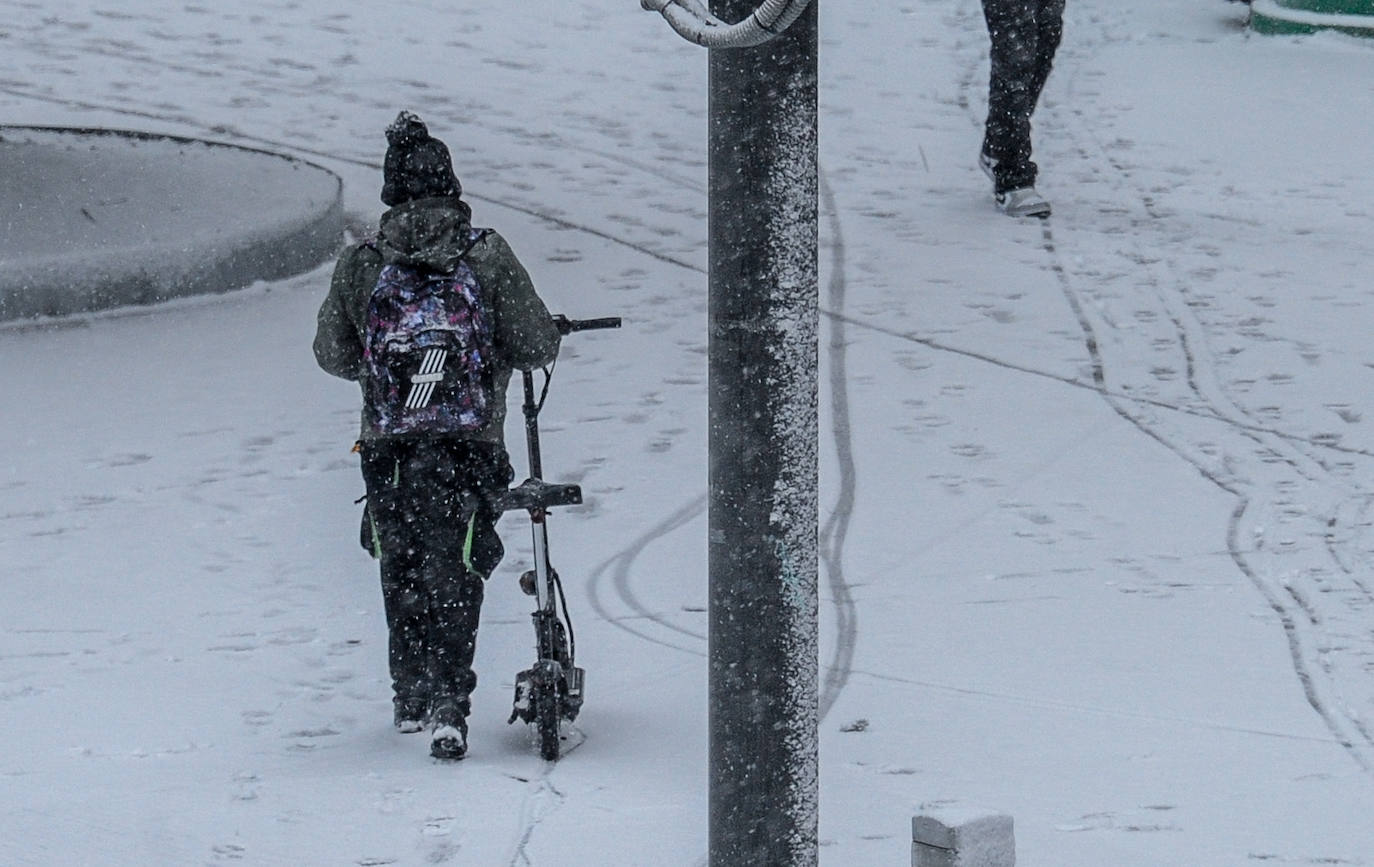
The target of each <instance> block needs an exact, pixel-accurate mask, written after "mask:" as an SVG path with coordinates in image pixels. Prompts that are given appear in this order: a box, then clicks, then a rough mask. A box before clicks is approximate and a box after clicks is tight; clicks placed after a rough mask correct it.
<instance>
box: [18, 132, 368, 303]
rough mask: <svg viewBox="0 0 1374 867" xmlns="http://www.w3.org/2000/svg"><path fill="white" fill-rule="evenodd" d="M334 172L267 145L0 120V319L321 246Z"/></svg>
mask: <svg viewBox="0 0 1374 867" xmlns="http://www.w3.org/2000/svg"><path fill="white" fill-rule="evenodd" d="M341 193H342V183H341V181H340V180H339V178H338V177H337V176H336V175H334V174H333V173H332V172H330V171H328V170H326V169H323V168H321V167H319V166H316V165H313V164H310V163H306V162H303V161H301V160H298V159H294V158H291V157H285V156H281V155H278V154H273V153H269V152H267V151H258V150H250V149H246V148H241V147H237V146H231V145H224V144H217V143H212V142H206V141H198V140H195V139H186V138H178V137H171V136H163V135H153V134H148V133H138V132H127V131H118V130H102V129H64V128H38V127H11V126H0V215H3V216H0V226H3V230H2V231H0V238H2V239H3V240H0V321H3V320H9V319H19V318H28V317H34V316H61V315H65V314H70V313H78V312H85V311H91V310H100V309H105V308H109V307H118V306H122V305H129V304H149V303H154V302H158V301H165V300H167V299H169V298H174V297H179V296H184V295H194V294H199V293H206V292H223V291H227V290H230V289H236V288H240V287H242V286H246V285H248V284H250V283H252V282H254V281H256V280H273V279H279V278H281V277H285V276H289V275H291V274H296V273H299V272H301V271H305V270H307V269H309V268H311V267H313V266H315V265H317V264H318V263H320V262H321V261H323V260H324V259H325V258H327V257H328V256H330V255H331V254H332V253H334V252H335V251H336V250H337V248H338V244H339V243H340V238H341V236H342V231H343V210H342V205H341Z"/></svg>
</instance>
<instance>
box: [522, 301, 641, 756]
mask: <svg viewBox="0 0 1374 867" xmlns="http://www.w3.org/2000/svg"><path fill="white" fill-rule="evenodd" d="M554 321H555V322H556V323H557V324H558V330H559V332H560V333H561V334H564V335H567V334H571V333H572V332H574V331H590V330H593V329H599V328H619V327H620V318H619V317H608V318H604V319H568V318H567V317H565V316H555V317H554ZM523 373H524V379H525V404H524V411H525V441H526V444H527V445H528V447H529V470H530V477H529V478H528V479H526V480H525V481H524V482H521V483H520V484H519V485H517V486H516V487H514V488H511V489H510V490H509V491H507V492H506V494H505V495H504V496H503V497H502V499H501V501H500V505H501V507H502V511H503V512H510V511H516V510H523V511H525V512H528V513H529V516H530V529H531V531H532V533H533V537H534V568H533V569H531V570H529V571H528V572H525V573H524V574H523V575H521V576H520V587H521V589H522V590H524V592H525V593H526V594H527V595H530V596H533V597H534V598H535V609H534V614H533V618H534V635H535V653H536V658H535V662H534V665H533V667H531V668H527V669H525V670H524V671H522V672H520V673H519V674H517V675H516V676H515V704H514V707H513V708H512V709H511V714H510V719H509V720H507V722H508V723H513V722H515V721H516V720H517V719H518V720H523V721H524V722H526V723H534V726H535V730H536V731H537V733H538V737H539V755H540V756H541V757H543V758H544V759H545V760H546V761H550V762H552V761H557V759H558V756H559V751H560V750H561V748H562V739H561V737H560V733H559V728H560V724H561V723H562V721H563V720H567V721H569V722H572V721H573V720H574V719H576V718H577V714H578V711H580V710H581V709H582V695H583V694H582V687H583V682H584V678H585V672H584V671H583V670H582V669H580V668H578V667H577V664H576V658H577V657H576V652H577V641H576V637H575V635H574V634H573V628H572V619H571V618H570V617H569V616H568V600H567V597H566V596H564V594H563V582H562V581H561V580H560V579H559V577H558V571H557V570H556V569H554V568H553V566H552V565H550V563H549V530H548V524H547V521H546V519H547V517H548V510H549V509H551V508H554V507H556V506H575V505H577V504H579V503H581V502H582V488H581V487H580V486H578V485H560V484H551V483H549V482H546V481H544V478H543V475H544V471H543V462H542V460H541V458H540V454H539V411H540V410H541V409H543V407H544V399H545V398H546V397H548V394H549V382H550V380H551V379H552V378H553V367H552V366H550V367H546V368H544V370H543V373H544V384H543V388H542V390H541V391H540V393H539V394H538V396H537V397H536V394H535V386H534V372H533V371H529V370H526V371H524V372H523ZM560 609H561V610H560Z"/></svg>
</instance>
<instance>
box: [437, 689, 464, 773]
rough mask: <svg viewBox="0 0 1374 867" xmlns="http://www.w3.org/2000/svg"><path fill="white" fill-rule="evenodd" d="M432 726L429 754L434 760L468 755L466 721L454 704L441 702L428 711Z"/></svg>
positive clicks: (459, 757)
mask: <svg viewBox="0 0 1374 867" xmlns="http://www.w3.org/2000/svg"><path fill="white" fill-rule="evenodd" d="M429 719H430V724H431V725H432V726H433V729H432V733H431V734H430V740H429V754H430V755H431V756H433V757H434V758H436V759H461V758H462V757H463V756H465V755H467V753H468V721H467V718H466V717H464V716H463V712H462V710H461V709H460V708H459V707H458V704H457V703H456V702H452V701H441V702H438V703H436V704H435V706H434V708H433V709H432V710H431V711H430V717H429Z"/></svg>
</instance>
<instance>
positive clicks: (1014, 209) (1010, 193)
mask: <svg viewBox="0 0 1374 867" xmlns="http://www.w3.org/2000/svg"><path fill="white" fill-rule="evenodd" d="M993 198H994V201H996V203H997V210H999V211H1001V212H1002V213H1004V214H1007V215H1008V216H1012V217H1048V216H1049V215H1050V203H1049V202H1048V201H1047V200H1046V199H1045V197H1044V196H1042V195H1040V194H1039V193H1037V192H1036V191H1035V187H1021V188H1020V189H1016V190H1007V191H1006V192H1005V193H998V194H997V195H996V196H994V197H993Z"/></svg>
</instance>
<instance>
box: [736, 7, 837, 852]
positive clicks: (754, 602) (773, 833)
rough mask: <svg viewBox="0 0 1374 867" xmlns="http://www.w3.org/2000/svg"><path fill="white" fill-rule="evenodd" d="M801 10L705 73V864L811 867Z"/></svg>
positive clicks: (809, 262) (806, 138)
mask: <svg viewBox="0 0 1374 867" xmlns="http://www.w3.org/2000/svg"><path fill="white" fill-rule="evenodd" d="M756 4H757V0H716V2H715V4H714V6H713V8H712V11H713V12H714V13H715V14H716V15H717V16H718V17H720V18H722V19H724V20H727V21H738V20H740V19H741V18H743V17H744V16H745V15H748V14H749V13H750V12H752V11H753V9H754V7H755V5H756ZM816 5H817V4H816V3H815V2H813V3H812V4H811V7H810V8H809V9H808V10H807V12H806V13H805V14H804V15H803V16H802V18H801V19H799V20H798V21H797V22H796V23H795V24H793V25H792V27H791V28H790V29H789V30H788V31H787V32H786V33H785V34H783V35H782V36H781V37H780V38H778V39H776V40H773V41H772V42H769V43H766V44H765V45H762V46H760V47H758V48H744V49H716V50H713V51H712V52H711V59H710V194H711V203H710V211H711V216H710V304H709V307H710V350H709V355H710V358H709V369H710V400H709V403H710V416H711V430H710V438H709V442H710V463H711V467H710V485H711V494H710V516H709V526H710V539H709V541H710V546H709V547H710V585H711V605H710V609H711V612H710V779H711V784H710V785H711V789H710V863H711V864H712V865H714V867H741V865H770V867H783V865H814V864H816V862H817V857H818V856H817V819H818V783H817V771H818V763H817V735H816V723H817V698H816V696H817V686H816V685H817V668H818V665H817V640H816V627H817V613H816V608H817V602H816V599H817V597H816V578H817V560H816V557H817V541H816V540H817V512H818V510H817V495H816V488H817V446H816V436H817V411H816V406H817V397H816V388H817V384H816V383H817V379H816V364H817V342H816V335H817V290H818V282H819V281H818V276H817V271H818V265H817V258H818V257H817V245H818V232H819V227H818V206H817V193H818V185H817V93H816V83H817V64H816V55H817V38H816V34H817V24H816V21H817V19H816Z"/></svg>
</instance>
